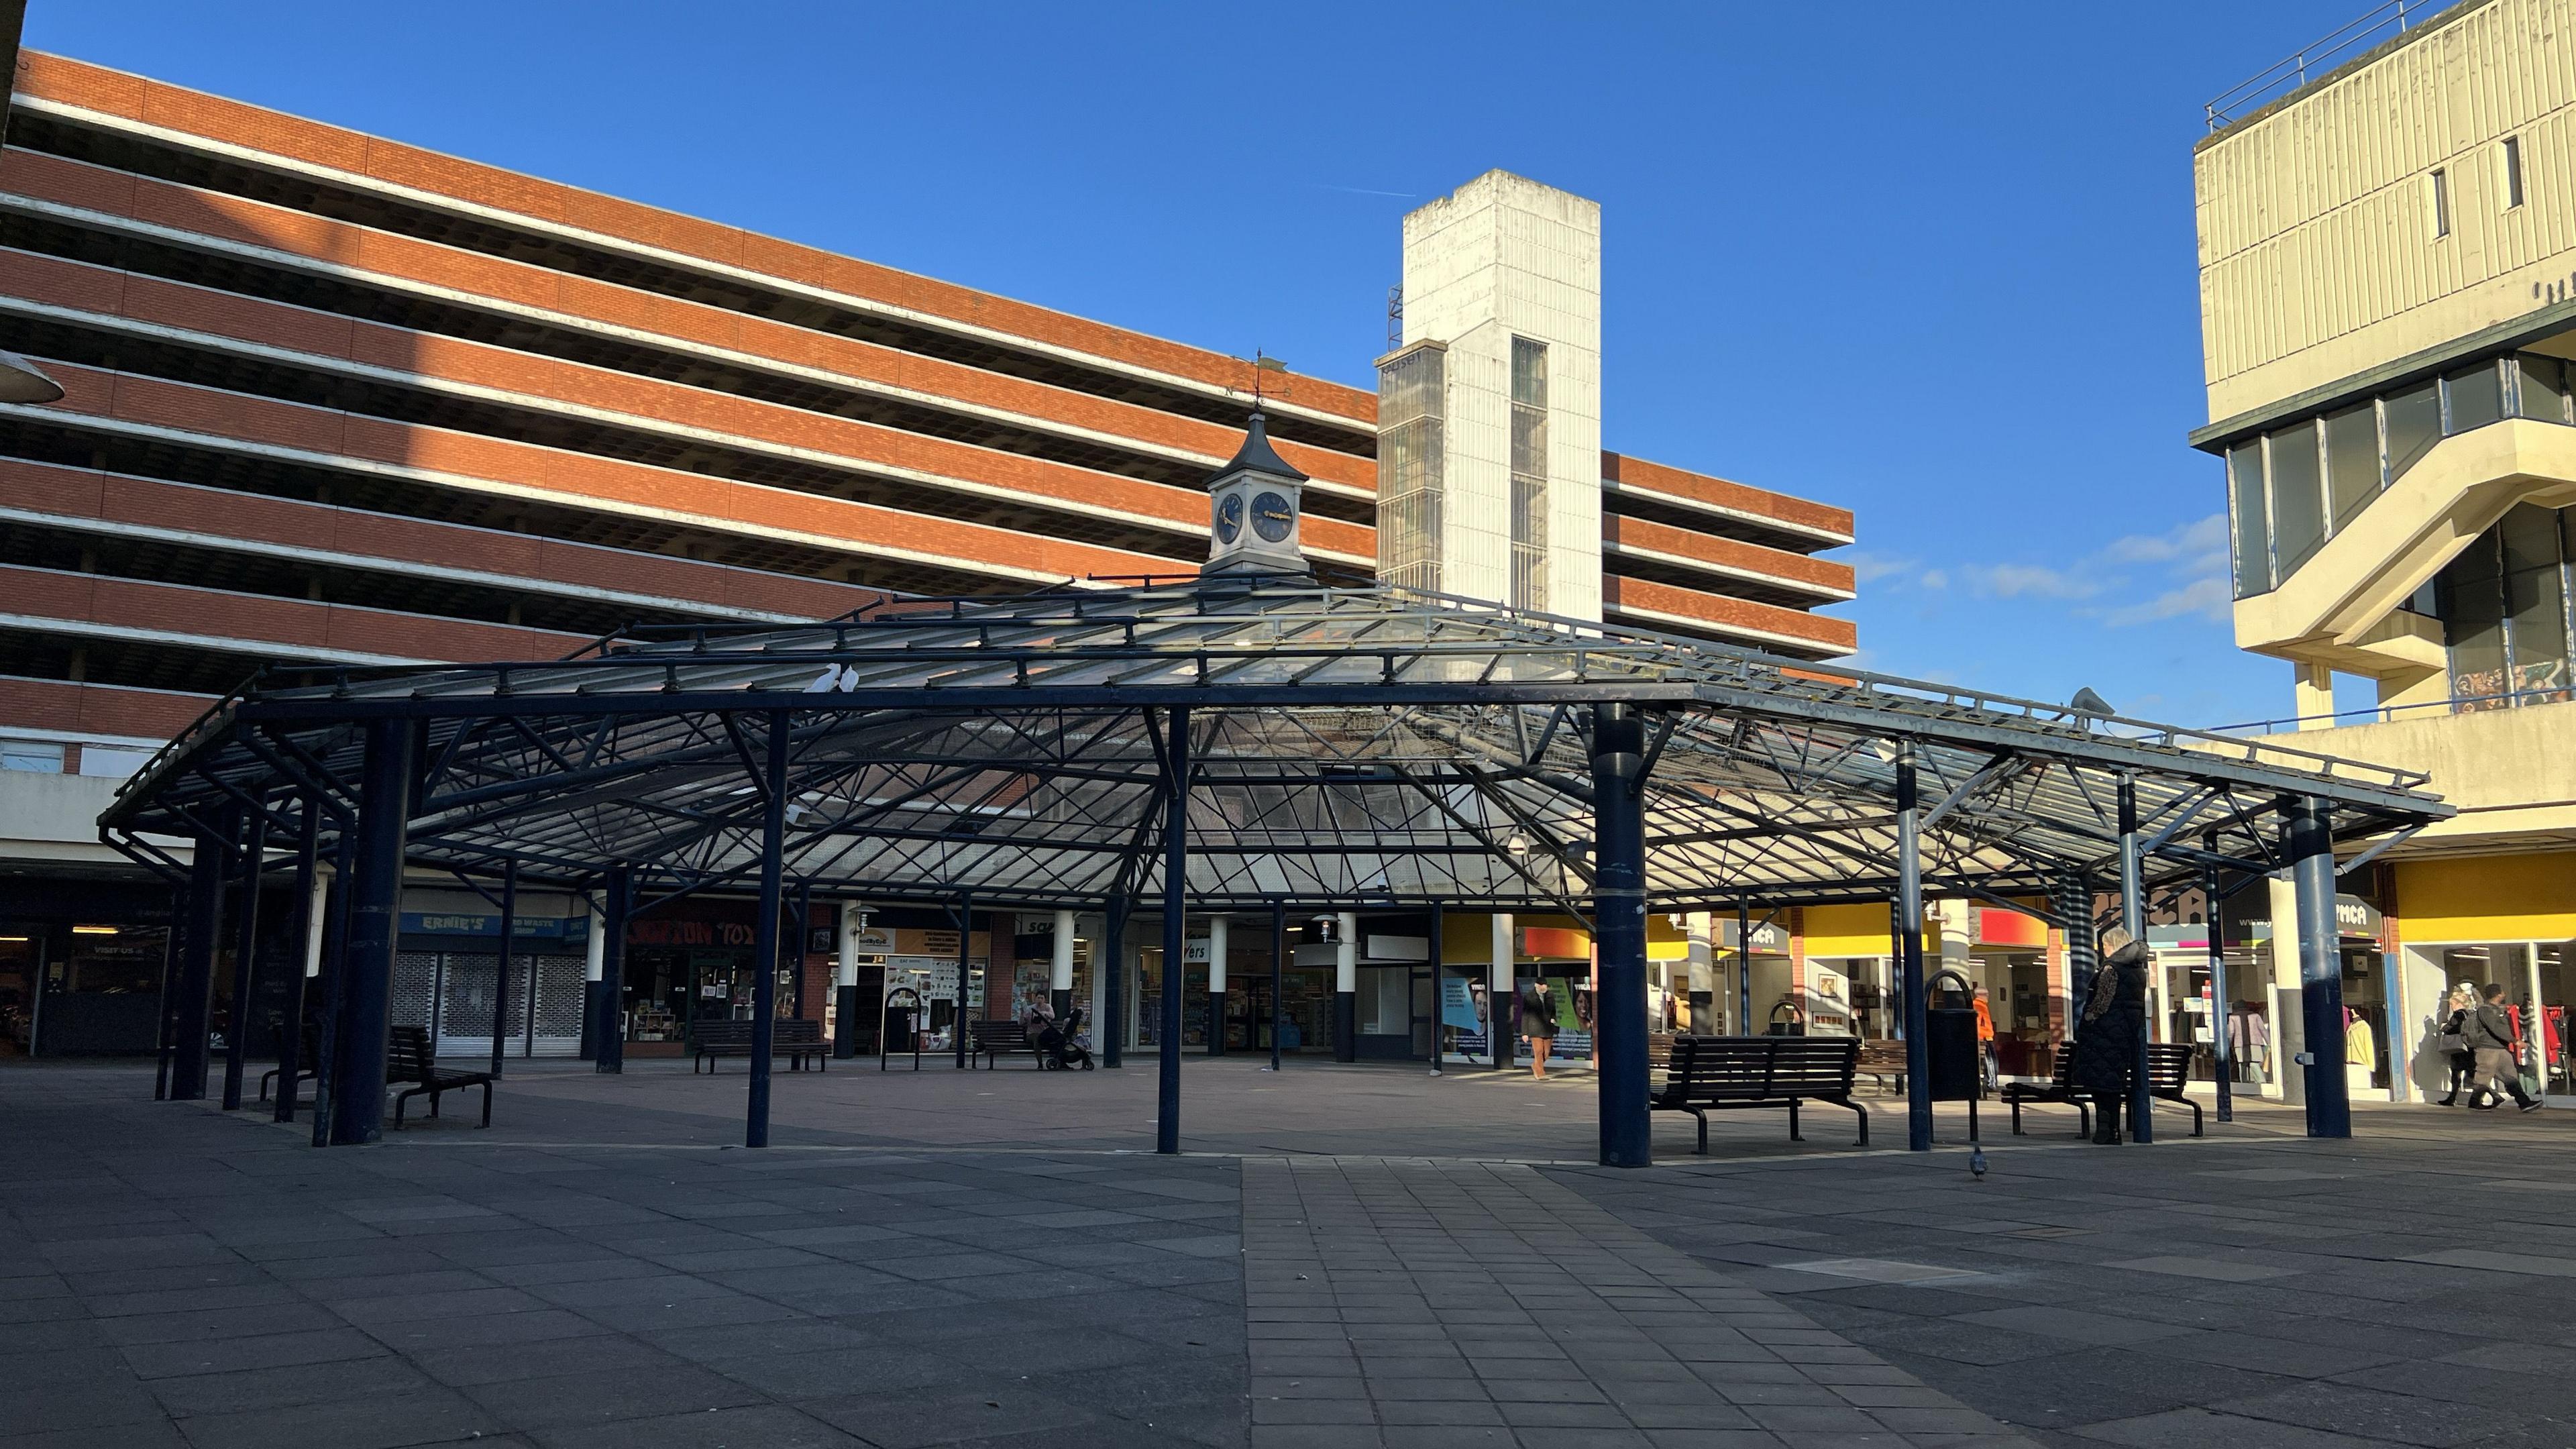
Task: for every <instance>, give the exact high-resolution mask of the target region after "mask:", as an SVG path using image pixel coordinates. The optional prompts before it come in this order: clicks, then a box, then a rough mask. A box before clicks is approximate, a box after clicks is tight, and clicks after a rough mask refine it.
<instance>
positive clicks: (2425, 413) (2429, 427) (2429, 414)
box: [2381, 381, 2442, 483]
mask: <svg viewBox="0 0 2576 1449" xmlns="http://www.w3.org/2000/svg"><path fill="white" fill-rule="evenodd" d="M2381 408H2382V411H2383V413H2384V414H2385V415H2386V417H2387V423H2388V481H2389V482H2391V483H2394V482H2396V481H2397V480H2398V479H2400V478H2403V477H2405V476H2406V470H2407V469H2409V468H2412V467H2414V466H2415V465H2416V464H2417V463H2419V462H2422V461H2423V459H2424V455H2425V454H2426V453H2429V452H2431V451H2433V445H2434V444H2436V443H2439V442H2440V441H2442V388H2441V384H2439V383H2436V382H2429V381H2428V382H2423V383H2418V384H2417V385H2415V386H2414V387H2410V388H2408V389H2406V390H2405V391H2403V392H2393V393H2390V394H2389V395H2388V396H2387V397H2386V398H2384V399H2382V400H2381Z"/></svg>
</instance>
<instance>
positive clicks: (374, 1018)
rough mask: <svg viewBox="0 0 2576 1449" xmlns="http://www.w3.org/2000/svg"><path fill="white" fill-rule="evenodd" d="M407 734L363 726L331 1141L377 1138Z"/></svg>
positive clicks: (407, 788) (396, 924)
mask: <svg viewBox="0 0 2576 1449" xmlns="http://www.w3.org/2000/svg"><path fill="white" fill-rule="evenodd" d="M412 751H413V729H412V725H411V722H410V721H409V720H400V719H384V720H374V721H371V722H369V724H368V725H367V755H366V764H365V767H364V780H365V786H364V794H363V795H362V796H361V797H360V799H359V803H358V852H357V861H356V873H357V879H356V880H355V881H354V882H353V883H352V884H353V885H354V887H355V890H354V893H353V894H352V895H351V896H350V899H349V950H348V953H347V957H346V959H345V960H344V961H343V962H342V963H341V968H340V970H341V983H340V1050H339V1062H338V1067H339V1070H338V1072H337V1077H338V1080H337V1081H335V1082H334V1083H333V1084H332V1091H333V1097H334V1101H333V1104H332V1108H331V1141H332V1142H333V1143H334V1144H335V1145H339V1146H348V1145H351V1144H362V1143H368V1142H373V1141H375V1140H376V1139H377V1138H379V1137H381V1136H383V1135H384V1118H385V1032H386V1027H387V1024H388V1018H389V1016H390V1014H391V1010H392V1006H393V986H394V945H395V942H396V940H397V939H398V934H397V933H398V931H399V929H400V926H401V910H402V872H403V833H404V828H405V826H406V825H407V824H408V823H409V816H410V813H411V790H412Z"/></svg>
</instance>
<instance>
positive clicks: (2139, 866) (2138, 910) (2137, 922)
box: [2120, 775, 2164, 1142]
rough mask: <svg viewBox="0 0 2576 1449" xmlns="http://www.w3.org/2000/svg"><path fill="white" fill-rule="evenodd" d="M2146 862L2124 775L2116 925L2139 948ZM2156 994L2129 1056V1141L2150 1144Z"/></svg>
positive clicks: (2134, 799)
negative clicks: (2150, 1045)
mask: <svg viewBox="0 0 2576 1449" xmlns="http://www.w3.org/2000/svg"><path fill="white" fill-rule="evenodd" d="M2145 866H2146V862H2145V861H2143V860H2141V859H2140V858H2139V855H2138V782H2137V781H2135V780H2132V779H2130V778H2129V777H2128V776H2126V775H2122V776H2121V777H2120V925H2121V926H2122V927H2123V928H2125V929H2126V930H2127V931H2128V933H2129V935H2130V937H2131V939H2133V940H2135V941H2136V942H2137V943H2138V945H2139V946H2141V947H2144V946H2145V945H2146V944H2147V890H2146V884H2145V881H2144V878H2143V877H2144V872H2145ZM2147 969H2148V970H2150V971H2161V970H2163V969H2164V968H2163V967H2161V966H2159V965H2157V964H2156V959H2155V953H2154V952H2152V951H2150V952H2148V953H2147ZM2155 1000H2156V993H2155V992H2153V991H2149V992H2148V993H2147V995H2146V1000H2145V1001H2144V1002H2142V1003H2140V1009H2139V1012H2138V1040H2137V1042H2136V1044H2135V1045H2134V1046H2133V1047H2132V1049H2131V1051H2130V1055H2129V1140H2130V1141H2132V1142H2153V1141H2155V1140H2156V1123H2155V1117H2154V1112H2153V1109H2154V1107H2155V1099H2154V1098H2153V1097H2151V1096H2149V1095H2148V1089H2149V1088H2150V1086H2152V1085H2153V1084H2152V1083H2150V1082H2149V1081H2148V1080H2147V1013H2148V1012H2150V1011H2153V1010H2154V1009H2155Z"/></svg>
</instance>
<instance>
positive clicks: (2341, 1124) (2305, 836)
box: [2288, 796, 2352, 1137]
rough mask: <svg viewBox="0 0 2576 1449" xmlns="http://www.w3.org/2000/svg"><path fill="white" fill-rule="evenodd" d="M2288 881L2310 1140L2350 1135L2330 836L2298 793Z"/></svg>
mask: <svg viewBox="0 0 2576 1449" xmlns="http://www.w3.org/2000/svg"><path fill="white" fill-rule="evenodd" d="M2288 814H2289V827H2290V838H2289V857H2290V884H2291V886H2292V888H2293V889H2294V891H2295V892H2296V894H2297V900H2298V930H2299V1019H2300V1022H2301V1024H2302V1025H2303V1026H2304V1027H2305V1028H2306V1038H2307V1056H2308V1060H2307V1063H2306V1071H2307V1087H2308V1103H2307V1106H2308V1135H2309V1136H2311V1137H2350V1136H2351V1135H2352V1101H2351V1097H2350V1092H2349V1087H2348V1085H2347V1083H2346V1081H2345V1079H2344V1071H2343V962H2342V959H2341V956H2342V949H2341V937H2340V935H2339V934H2338V932H2337V930H2336V927H2335V868H2334V837H2333V836H2332V835H2331V834H2330V833H2328V831H2327V828H2326V812H2325V806H2324V805H2323V804H2322V803H2320V802H2319V801H2318V800H2317V799H2316V797H2314V796H2302V797H2301V798H2299V799H2298V800H2296V801H2294V802H2292V803H2291V804H2290V807H2289V811H2288Z"/></svg>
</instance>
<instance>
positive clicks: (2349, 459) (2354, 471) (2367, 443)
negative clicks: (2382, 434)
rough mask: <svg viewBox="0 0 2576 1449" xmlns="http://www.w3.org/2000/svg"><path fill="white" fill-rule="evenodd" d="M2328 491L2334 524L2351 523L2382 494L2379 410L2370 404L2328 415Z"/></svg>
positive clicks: (2338, 525)
mask: <svg viewBox="0 0 2576 1449" xmlns="http://www.w3.org/2000/svg"><path fill="white" fill-rule="evenodd" d="M2326 490H2327V493H2328V495H2329V496H2330V497H2331V498H2332V500H2333V503H2334V526H2335V527H2336V528H2337V529H2341V528H2342V527H2343V526H2344V525H2345V524H2347V523H2350V522H2351V521H2352V520H2353V518H2354V517H2355V516H2356V515H2358V514H2359V513H2360V512H2361V510H2362V509H2364V508H2367V507H2369V506H2370V500H2372V499H2373V498H2376V497H2378V496H2379V409H2378V407H2377V406H2376V405H2374V404H2371V403H2363V404H2362V405H2361V406H2359V407H2352V408H2345V409H2344V410H2343V411H2342V412H2339V413H2329V414H2327V416H2326Z"/></svg>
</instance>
